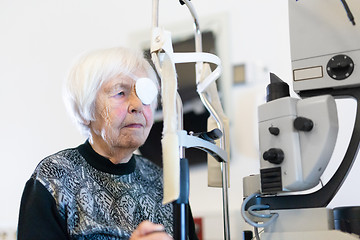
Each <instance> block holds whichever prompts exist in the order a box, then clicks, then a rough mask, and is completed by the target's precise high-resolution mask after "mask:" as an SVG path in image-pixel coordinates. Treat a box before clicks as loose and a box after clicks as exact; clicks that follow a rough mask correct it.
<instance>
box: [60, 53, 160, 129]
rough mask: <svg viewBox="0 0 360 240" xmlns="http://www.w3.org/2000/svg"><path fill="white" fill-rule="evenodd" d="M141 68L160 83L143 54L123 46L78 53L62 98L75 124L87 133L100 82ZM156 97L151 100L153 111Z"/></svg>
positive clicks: (156, 82)
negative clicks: (78, 55)
mask: <svg viewBox="0 0 360 240" xmlns="http://www.w3.org/2000/svg"><path fill="white" fill-rule="evenodd" d="M139 70H140V71H144V72H145V73H146V74H147V76H146V77H149V78H150V79H152V80H153V81H154V83H155V84H156V86H157V88H159V83H158V80H157V76H156V74H155V71H154V70H153V68H152V67H151V65H150V64H149V62H148V61H147V60H146V59H145V58H144V56H143V53H142V52H140V51H134V50H130V49H127V48H123V47H117V48H109V49H100V50H95V51H91V52H87V53H85V54H82V55H80V57H79V58H78V59H77V60H76V61H75V63H74V64H73V66H72V67H71V68H70V71H69V74H68V77H67V79H66V81H65V85H64V92H63V93H64V94H63V96H64V101H65V105H66V108H67V110H68V111H69V113H70V115H71V116H72V118H73V120H74V121H75V123H76V124H77V125H78V126H79V127H80V129H81V130H82V132H83V133H84V134H85V135H87V136H88V135H89V133H90V129H89V124H90V121H93V120H95V99H96V95H97V93H98V91H99V89H100V88H101V86H102V84H104V82H106V81H107V80H109V79H111V78H112V77H115V76H117V75H119V74H129V73H134V72H136V71H139ZM156 106H157V98H155V100H154V101H153V102H152V103H151V108H152V110H153V111H154V110H155V108H156Z"/></svg>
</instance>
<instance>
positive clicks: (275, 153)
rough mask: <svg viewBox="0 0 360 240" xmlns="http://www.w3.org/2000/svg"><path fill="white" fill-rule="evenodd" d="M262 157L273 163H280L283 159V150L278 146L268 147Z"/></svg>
mask: <svg viewBox="0 0 360 240" xmlns="http://www.w3.org/2000/svg"><path fill="white" fill-rule="evenodd" d="M263 158H264V160H266V161H269V162H270V163H273V164H281V163H282V162H283V161H284V152H283V151H282V150H281V149H280V148H270V149H269V150H267V151H266V152H264V154H263Z"/></svg>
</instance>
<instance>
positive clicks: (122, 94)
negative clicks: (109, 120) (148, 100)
mask: <svg viewBox="0 0 360 240" xmlns="http://www.w3.org/2000/svg"><path fill="white" fill-rule="evenodd" d="M124 95H125V92H123V91H121V92H118V93H117V94H116V96H124Z"/></svg>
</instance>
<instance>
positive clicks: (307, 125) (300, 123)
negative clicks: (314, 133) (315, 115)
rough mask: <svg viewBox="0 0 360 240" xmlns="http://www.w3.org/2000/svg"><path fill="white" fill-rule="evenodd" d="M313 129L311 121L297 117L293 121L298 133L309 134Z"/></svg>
mask: <svg viewBox="0 0 360 240" xmlns="http://www.w3.org/2000/svg"><path fill="white" fill-rule="evenodd" d="M313 127H314V123H313V121H312V120H311V119H308V118H305V117H297V118H295V120H294V128H295V129H296V130H298V131H304V132H310V131H311V130H312V129H313Z"/></svg>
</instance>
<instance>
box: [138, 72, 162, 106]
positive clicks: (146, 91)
mask: <svg viewBox="0 0 360 240" xmlns="http://www.w3.org/2000/svg"><path fill="white" fill-rule="evenodd" d="M135 91H136V95H137V96H138V98H139V99H140V100H141V102H142V103H143V104H145V105H149V104H150V103H152V101H154V99H155V98H156V96H157V94H158V89H157V87H156V85H155V83H154V82H153V81H152V80H151V79H150V78H138V79H137V80H136V83H135Z"/></svg>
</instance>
